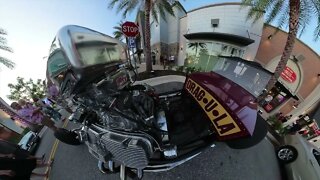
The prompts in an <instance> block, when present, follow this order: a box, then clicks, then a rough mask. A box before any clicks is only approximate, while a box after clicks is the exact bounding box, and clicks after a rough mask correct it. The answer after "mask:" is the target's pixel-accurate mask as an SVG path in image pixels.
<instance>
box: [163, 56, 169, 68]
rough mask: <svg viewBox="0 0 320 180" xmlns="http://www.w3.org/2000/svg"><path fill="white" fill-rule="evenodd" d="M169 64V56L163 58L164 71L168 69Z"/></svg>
mask: <svg viewBox="0 0 320 180" xmlns="http://www.w3.org/2000/svg"><path fill="white" fill-rule="evenodd" d="M167 63H168V58H167V56H164V58H163V69H164V70H165V69H166V66H167Z"/></svg>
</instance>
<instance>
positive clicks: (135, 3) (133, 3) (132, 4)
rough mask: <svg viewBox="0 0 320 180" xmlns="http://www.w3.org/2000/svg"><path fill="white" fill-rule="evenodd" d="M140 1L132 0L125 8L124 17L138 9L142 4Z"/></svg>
mask: <svg viewBox="0 0 320 180" xmlns="http://www.w3.org/2000/svg"><path fill="white" fill-rule="evenodd" d="M139 1H140V0H130V1H129V3H128V4H127V5H126V7H125V9H124V10H123V14H122V15H123V17H126V16H127V14H128V13H130V12H132V11H133V10H134V9H136V8H137V7H138V5H139V4H140V3H139Z"/></svg>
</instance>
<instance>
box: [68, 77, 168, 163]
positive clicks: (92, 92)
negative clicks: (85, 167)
mask: <svg viewBox="0 0 320 180" xmlns="http://www.w3.org/2000/svg"><path fill="white" fill-rule="evenodd" d="M119 78H120V79H121V83H119V81H120V80H119ZM128 78H129V76H128V74H127V73H126V71H118V72H116V73H115V74H112V75H108V77H107V78H105V79H103V80H101V81H100V82H98V83H94V84H91V86H88V87H87V90H85V91H84V92H85V93H82V94H79V95H78V96H77V97H75V98H74V100H75V103H77V104H78V105H79V106H78V108H77V112H76V113H75V114H77V113H78V114H80V115H78V116H74V119H73V120H75V121H77V122H80V123H85V124H86V126H85V127H86V128H85V129H83V130H82V133H81V139H82V141H84V142H86V144H87V145H88V147H89V151H90V153H92V154H93V155H94V156H95V157H96V158H98V159H99V160H102V161H104V162H108V161H111V160H112V161H115V162H121V164H124V165H125V166H127V167H131V168H136V169H143V168H145V167H146V166H147V165H148V159H149V158H150V157H151V156H152V154H153V152H154V151H156V150H157V149H160V147H159V144H163V143H165V141H162V140H161V139H163V140H167V139H168V137H167V136H166V134H167V133H166V132H167V129H166V128H164V127H166V119H165V116H164V113H163V112H162V111H161V109H159V108H158V109H155V108H154V107H155V105H154V104H155V103H156V98H154V97H153V96H152V93H154V92H153V89H152V88H151V87H149V86H147V85H137V86H127V85H128V84H129V83H130V81H129V79H128ZM155 114H158V115H157V116H155ZM160 132H161V133H160ZM151 134H152V135H151ZM164 136H166V138H163V137H164ZM158 141H160V142H158Z"/></svg>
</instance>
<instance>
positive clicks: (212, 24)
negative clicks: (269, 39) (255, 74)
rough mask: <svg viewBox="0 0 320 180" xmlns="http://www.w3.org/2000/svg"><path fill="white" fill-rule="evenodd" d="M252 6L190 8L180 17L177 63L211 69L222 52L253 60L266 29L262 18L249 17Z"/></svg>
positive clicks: (231, 5)
mask: <svg viewBox="0 0 320 180" xmlns="http://www.w3.org/2000/svg"><path fill="white" fill-rule="evenodd" d="M249 9H250V7H249V6H246V7H243V6H241V4H240V3H221V4H213V5H208V6H204V7H200V8H197V9H194V10H191V11H189V12H188V13H187V15H186V16H184V17H182V18H181V19H180V43H179V44H180V51H179V55H178V56H179V58H178V63H177V64H178V65H184V64H186V63H187V64H190V65H193V66H196V67H198V68H201V69H202V70H210V68H211V66H210V63H211V62H213V60H214V58H215V57H217V56H219V55H225V56H237V57H241V58H244V59H247V60H251V61H252V60H254V57H255V55H256V52H257V49H258V46H259V43H260V38H261V34H262V29H263V18H260V19H258V20H257V21H256V22H255V23H253V21H252V20H250V19H247V14H248V11H249Z"/></svg>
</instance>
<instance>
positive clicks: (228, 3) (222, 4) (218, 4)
mask: <svg viewBox="0 0 320 180" xmlns="http://www.w3.org/2000/svg"><path fill="white" fill-rule="evenodd" d="M228 5H244V4H242V3H241V2H226V3H217V4H209V5H206V6H202V7H198V8H195V9H192V10H190V11H188V13H190V12H193V11H197V10H200V9H205V8H209V7H215V6H228Z"/></svg>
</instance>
